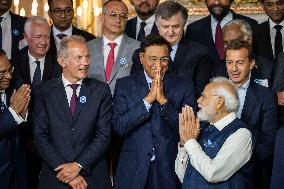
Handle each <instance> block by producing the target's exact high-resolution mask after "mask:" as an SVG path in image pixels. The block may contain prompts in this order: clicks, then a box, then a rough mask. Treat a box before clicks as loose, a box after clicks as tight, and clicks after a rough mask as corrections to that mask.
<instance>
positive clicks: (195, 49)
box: [131, 1, 212, 97]
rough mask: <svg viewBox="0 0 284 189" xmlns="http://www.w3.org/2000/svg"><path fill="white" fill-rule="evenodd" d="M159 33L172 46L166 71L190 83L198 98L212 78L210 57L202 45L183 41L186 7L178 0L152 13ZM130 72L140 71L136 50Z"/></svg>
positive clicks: (163, 4) (186, 16) (160, 5)
mask: <svg viewBox="0 0 284 189" xmlns="http://www.w3.org/2000/svg"><path fill="white" fill-rule="evenodd" d="M155 15H156V24H157V27H158V30H159V34H160V35H161V36H162V37H163V38H165V39H166V40H167V41H168V42H169V43H170V45H171V50H170V51H171V52H170V60H171V63H170V66H169V71H171V72H172V73H175V74H176V75H178V76H180V77H182V78H184V79H186V80H188V81H189V82H192V83H193V84H194V88H195V95H196V97H199V96H200V94H201V92H202V91H203V89H204V87H205V85H206V84H207V83H209V81H210V78H211V63H212V61H211V59H210V55H209V54H208V50H207V48H206V47H205V46H204V45H201V44H199V43H196V42H192V41H188V40H186V39H185V38H184V37H183V36H184V26H185V24H186V21H187V18H188V13H187V9H186V8H185V7H184V6H182V5H181V4H180V3H178V2H174V1H165V2H163V3H160V4H159V6H158V7H157V9H156V12H155ZM133 56H134V58H135V60H134V61H133V67H132V70H131V73H136V72H137V71H138V70H143V68H142V66H141V64H140V63H139V60H138V55H137V52H135V53H134V55H133Z"/></svg>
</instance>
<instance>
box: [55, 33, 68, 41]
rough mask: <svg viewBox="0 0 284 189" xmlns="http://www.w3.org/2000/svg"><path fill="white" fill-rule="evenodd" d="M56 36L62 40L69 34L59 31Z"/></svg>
mask: <svg viewBox="0 0 284 189" xmlns="http://www.w3.org/2000/svg"><path fill="white" fill-rule="evenodd" d="M56 36H57V37H58V38H59V39H60V40H61V39H62V38H63V37H66V36H67V35H66V34H64V33H59V34H57V35H56Z"/></svg>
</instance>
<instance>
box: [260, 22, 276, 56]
mask: <svg viewBox="0 0 284 189" xmlns="http://www.w3.org/2000/svg"><path fill="white" fill-rule="evenodd" d="M263 31H264V32H265V33H264V36H263V44H268V45H267V50H268V51H269V52H267V53H268V54H270V55H271V58H272V59H274V54H273V50H272V45H271V37H270V25H269V22H268V21H266V24H265V25H264V28H263Z"/></svg>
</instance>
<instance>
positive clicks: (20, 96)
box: [10, 84, 31, 116]
mask: <svg viewBox="0 0 284 189" xmlns="http://www.w3.org/2000/svg"><path fill="white" fill-rule="evenodd" d="M30 98H31V89H30V86H29V85H27V84H23V85H22V86H21V87H20V88H19V89H18V90H17V91H16V90H14V91H13V94H12V96H11V98H10V107H11V108H12V109H13V110H14V111H15V112H16V113H17V114H21V113H24V112H25V109H27V108H28V104H29V101H30ZM26 111H27V110H26ZM21 116H22V115H21Z"/></svg>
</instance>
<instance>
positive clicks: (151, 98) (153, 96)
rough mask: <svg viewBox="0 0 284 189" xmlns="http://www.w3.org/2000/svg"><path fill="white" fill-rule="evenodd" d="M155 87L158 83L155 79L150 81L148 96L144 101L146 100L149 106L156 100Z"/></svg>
mask: <svg viewBox="0 0 284 189" xmlns="http://www.w3.org/2000/svg"><path fill="white" fill-rule="evenodd" d="M157 86H158V81H156V80H155V79H154V80H153V81H152V84H151V88H150V91H149V93H148V95H147V96H146V97H145V99H144V100H146V101H147V102H148V103H149V104H152V103H153V102H154V101H155V100H156V98H157Z"/></svg>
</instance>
